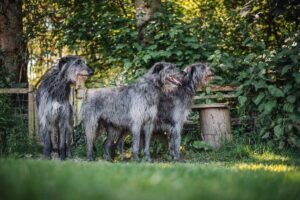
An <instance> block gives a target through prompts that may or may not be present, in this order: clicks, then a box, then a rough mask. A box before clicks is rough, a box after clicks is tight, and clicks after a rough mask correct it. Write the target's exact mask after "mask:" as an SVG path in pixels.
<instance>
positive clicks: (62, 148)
mask: <svg viewBox="0 0 300 200" xmlns="http://www.w3.org/2000/svg"><path fill="white" fill-rule="evenodd" d="M92 74H93V71H92V70H91V69H90V68H88V67H87V65H86V61H85V60H84V59H83V58H81V57H79V56H65V57H62V58H61V59H59V61H58V63H57V64H56V65H54V66H53V67H52V68H51V69H50V70H49V71H48V72H47V73H46V74H45V75H44V76H43V78H42V80H41V83H40V86H39V87H38V89H37V93H36V104H37V109H38V119H39V128H40V135H41V139H42V141H43V144H44V150H43V152H44V156H45V158H51V152H53V153H55V154H57V153H58V154H59V157H60V159H62V160H63V159H65V158H66V154H67V155H68V156H71V152H70V145H71V144H70V142H71V134H72V115H73V109H72V106H71V105H70V103H69V96H70V89H71V88H70V85H71V83H74V84H76V87H78V80H79V79H81V80H86V79H87V78H88V77H89V76H90V75H92Z"/></svg>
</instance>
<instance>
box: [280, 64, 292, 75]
mask: <svg viewBox="0 0 300 200" xmlns="http://www.w3.org/2000/svg"><path fill="white" fill-rule="evenodd" d="M291 68H292V66H291V65H286V66H284V67H283V68H282V70H281V75H284V74H286V73H287V72H288V71H289V70H290V69H291Z"/></svg>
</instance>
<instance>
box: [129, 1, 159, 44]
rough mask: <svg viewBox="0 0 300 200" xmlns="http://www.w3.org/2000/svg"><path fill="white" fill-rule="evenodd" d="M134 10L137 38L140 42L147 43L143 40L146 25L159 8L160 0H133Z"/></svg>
mask: <svg viewBox="0 0 300 200" xmlns="http://www.w3.org/2000/svg"><path fill="white" fill-rule="evenodd" d="M134 5H135V10H136V15H135V19H136V28H137V29H138V31H139V35H138V37H139V40H140V41H141V43H142V44H145V43H147V41H146V40H145V34H146V27H147V25H148V23H149V21H150V20H151V19H152V18H153V16H154V13H155V12H156V11H157V10H158V9H159V8H160V5H161V0H151V1H149V0H134Z"/></svg>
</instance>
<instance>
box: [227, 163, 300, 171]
mask: <svg viewBox="0 0 300 200" xmlns="http://www.w3.org/2000/svg"><path fill="white" fill-rule="evenodd" d="M232 168H234V169H238V170H250V171H257V170H263V171H270V172H289V171H296V170H297V167H295V166H287V165H283V164H279V165H267V164H255V163H238V164H234V165H233V166H232Z"/></svg>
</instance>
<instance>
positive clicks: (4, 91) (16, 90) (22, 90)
mask: <svg viewBox="0 0 300 200" xmlns="http://www.w3.org/2000/svg"><path fill="white" fill-rule="evenodd" d="M29 91H31V90H28V88H0V94H26V93H28V92H29Z"/></svg>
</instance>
